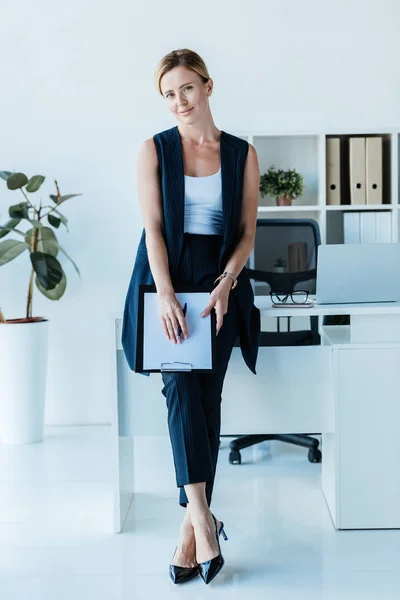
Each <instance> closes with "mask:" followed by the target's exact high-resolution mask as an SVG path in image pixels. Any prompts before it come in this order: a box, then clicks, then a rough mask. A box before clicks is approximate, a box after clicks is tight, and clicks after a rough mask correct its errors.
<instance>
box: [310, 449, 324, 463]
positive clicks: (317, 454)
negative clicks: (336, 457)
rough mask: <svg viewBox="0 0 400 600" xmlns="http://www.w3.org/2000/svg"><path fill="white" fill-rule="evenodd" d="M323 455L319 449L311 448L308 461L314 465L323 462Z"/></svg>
mask: <svg viewBox="0 0 400 600" xmlns="http://www.w3.org/2000/svg"><path fill="white" fill-rule="evenodd" d="M321 459H322V454H321V451H320V450H318V448H310V449H309V451H308V460H309V461H310V462H312V463H319V462H321Z"/></svg>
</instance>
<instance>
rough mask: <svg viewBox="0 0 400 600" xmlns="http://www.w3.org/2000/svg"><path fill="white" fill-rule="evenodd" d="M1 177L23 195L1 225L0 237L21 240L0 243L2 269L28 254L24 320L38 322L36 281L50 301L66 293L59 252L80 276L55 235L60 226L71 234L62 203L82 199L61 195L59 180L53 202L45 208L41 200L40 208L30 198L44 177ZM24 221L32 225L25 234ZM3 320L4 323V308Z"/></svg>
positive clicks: (0, 173) (0, 317) (1, 174)
mask: <svg viewBox="0 0 400 600" xmlns="http://www.w3.org/2000/svg"><path fill="white" fill-rule="evenodd" d="M0 177H1V178H2V179H4V180H5V182H6V184H7V188H8V189H9V190H15V191H18V192H20V193H21V194H22V195H23V198H24V199H23V201H22V202H20V203H19V204H13V205H12V206H10V207H9V210H8V213H9V217H10V219H9V221H8V222H7V223H5V224H4V225H0V238H4V237H6V236H7V237H9V235H10V234H14V235H17V236H18V237H19V239H6V240H4V241H1V242H0V266H1V265H4V264H6V263H8V262H10V261H11V260H13V259H14V258H17V256H19V255H20V254H22V253H23V252H24V251H25V250H27V251H28V252H29V258H30V261H31V264H32V271H31V275H30V279H29V286H28V294H27V302H26V315H25V319H24V321H33V320H35V318H34V317H32V296H33V281H34V280H35V283H36V286H37V288H38V290H39V291H40V292H41V293H42V294H44V295H45V296H46V297H47V298H49V299H50V300H59V299H60V298H61V296H62V295H63V294H64V292H65V289H66V285H67V278H66V275H65V273H64V270H63V268H62V266H61V264H60V262H59V261H58V259H57V255H58V253H59V251H60V252H62V253H63V254H65V256H66V257H67V258H68V259H69V260H70V261H71V262H72V264H73V266H74V268H75V270H76V272H77V273H78V275H79V276H80V273H79V269H78V267H77V266H76V264H75V262H74V261H73V260H72V259H71V258H70V257H69V256H68V254H67V253H66V251H65V250H64V249H63V248H62V247H61V246H60V244H59V242H58V240H57V237H56V234H55V232H54V230H56V229H58V228H59V227H60V224H61V223H62V224H63V225H64V226H65V227H66V229H67V231H68V221H67V219H66V217H65V216H64V215H63V214H62V213H61V212H60V210H59V209H60V206H61V204H63V203H64V202H66V201H67V200H69V199H70V198H73V197H75V196H80V194H67V195H61V193H60V190H59V187H58V184H57V181H55V186H56V194H50V200H51V202H52V203H51V204H50V205H44V206H43V205H42V200H40V204H39V207H38V206H36V205H35V204H33V202H32V196H31V195H32V194H36V193H37V192H38V190H39V189H40V188H41V186H42V184H43V182H44V180H45V177H44V176H43V175H34V176H33V177H31V178H30V179H28V177H27V176H26V175H25V174H24V173H11V172H10V171H0ZM44 219H47V223H46V225H45V224H44V223H43V221H44ZM21 222H22V223H24V224H27V225H28V226H29V228H28V229H27V230H26V231H21V230H20V229H19V225H20V223H21ZM35 274H36V277H35ZM0 321H2V322H5V319H4V315H3V314H2V313H1V309H0Z"/></svg>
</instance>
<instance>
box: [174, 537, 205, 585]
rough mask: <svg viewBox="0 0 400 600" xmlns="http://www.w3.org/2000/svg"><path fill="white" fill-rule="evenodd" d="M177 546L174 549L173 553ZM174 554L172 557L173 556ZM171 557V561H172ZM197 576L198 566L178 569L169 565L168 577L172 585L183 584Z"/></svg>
mask: <svg viewBox="0 0 400 600" xmlns="http://www.w3.org/2000/svg"><path fill="white" fill-rule="evenodd" d="M177 548H178V546H177V547H176V548H175V552H176V550H177ZM175 552H174V556H175ZM174 556H173V557H172V560H173V559H174ZM198 574H199V566H198V565H196V566H195V567H178V566H177V565H169V576H170V578H171V580H172V582H173V583H185V582H186V581H189V580H190V579H193V578H194V577H197V575H198Z"/></svg>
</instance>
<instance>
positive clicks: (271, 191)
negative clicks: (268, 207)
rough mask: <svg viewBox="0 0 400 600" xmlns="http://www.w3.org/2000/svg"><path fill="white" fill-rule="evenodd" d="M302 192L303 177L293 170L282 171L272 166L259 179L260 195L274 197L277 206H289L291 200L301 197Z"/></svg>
mask: <svg viewBox="0 0 400 600" xmlns="http://www.w3.org/2000/svg"><path fill="white" fill-rule="evenodd" d="M303 190H304V178H303V175H301V174H300V173H297V171H296V170H295V169H289V170H288V171H284V170H283V169H276V168H275V166H274V165H272V166H271V167H270V168H269V169H268V171H267V173H264V174H263V175H261V177H260V192H261V195H262V196H266V195H269V196H274V198H275V199H276V204H277V206H291V204H292V200H293V199H294V198H297V197H298V196H301V195H302V193H303Z"/></svg>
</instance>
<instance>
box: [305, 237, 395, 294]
mask: <svg viewBox="0 0 400 600" xmlns="http://www.w3.org/2000/svg"><path fill="white" fill-rule="evenodd" d="M396 301H400V244H397V243H376V244H323V245H320V246H318V254H317V287H316V303H317V304H348V303H355V302H357V303H365V302H396Z"/></svg>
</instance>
